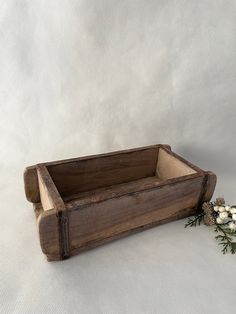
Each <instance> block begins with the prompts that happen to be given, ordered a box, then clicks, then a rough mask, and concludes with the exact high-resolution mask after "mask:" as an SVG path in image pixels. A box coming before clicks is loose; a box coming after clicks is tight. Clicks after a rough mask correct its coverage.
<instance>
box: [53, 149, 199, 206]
mask: <svg viewBox="0 0 236 314" xmlns="http://www.w3.org/2000/svg"><path fill="white" fill-rule="evenodd" d="M47 168H48V171H49V173H50V175H51V177H52V180H53V181H54V183H55V185H56V187H57V190H58V191H59V193H60V195H61V197H62V199H63V200H64V202H65V203H68V202H71V204H72V205H73V201H74V200H76V201H79V203H80V204H86V203H88V202H91V196H92V197H93V200H94V201H96V200H98V199H99V200H102V199H106V198H109V197H114V196H119V195H121V194H122V193H123V194H124V193H125V194H127V193H133V192H135V191H137V190H139V187H140V186H142V187H143V188H151V187H153V186H155V185H157V184H159V183H160V182H162V181H164V180H167V179H172V178H177V177H181V176H185V175H189V174H194V173H196V172H197V171H196V170H194V169H193V168H192V167H190V166H189V165H187V164H186V163H184V162H183V161H182V160H180V159H178V158H176V157H175V156H173V155H172V154H171V153H169V152H168V151H166V150H164V149H162V148H158V147H154V148H147V149H142V150H137V151H127V152H125V151H124V152H121V153H118V154H116V153H114V154H108V155H103V156H95V157H88V158H81V159H79V160H76V161H70V162H64V163H58V164H56V165H49V166H47Z"/></svg>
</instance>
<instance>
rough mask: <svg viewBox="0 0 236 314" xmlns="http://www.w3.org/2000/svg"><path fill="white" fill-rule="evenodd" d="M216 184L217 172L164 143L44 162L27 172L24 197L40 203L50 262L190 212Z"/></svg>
mask: <svg viewBox="0 0 236 314" xmlns="http://www.w3.org/2000/svg"><path fill="white" fill-rule="evenodd" d="M36 178H37V181H36ZM215 184H216V176H215V174H213V173H212V172H210V171H207V172H206V171H203V170H201V169H200V168H198V167H196V166H194V165H192V164H191V163H190V162H188V161H186V160H185V159H184V158H182V157H180V156H179V155H177V154H175V153H174V152H172V151H171V148H170V146H169V145H161V144H159V145H153V146H149V147H143V148H138V149H131V150H127V151H119V152H112V153H108V154H99V155H93V156H88V157H80V158H75V159H70V160H64V161H56V162H50V163H44V164H39V165H36V166H33V167H28V168H27V170H26V172H25V189H26V196H27V199H28V200H29V201H32V200H33V201H34V203H35V213H36V218H37V222H38V227H39V235H40V243H41V247H42V250H43V252H44V253H45V254H46V255H47V258H48V260H49V261H51V260H60V259H64V258H66V257H69V256H71V255H75V254H77V253H78V252H80V251H83V250H86V249H89V248H91V247H95V246H97V245H100V244H103V243H106V242H109V241H111V240H113V239H117V238H120V237H123V236H125V235H128V234H130V233H134V232H137V231H139V230H145V229H147V228H150V227H152V226H154V225H159V224H162V223H165V222H169V221H173V220H176V219H179V218H183V217H186V216H188V215H191V214H193V213H194V212H196V210H197V209H198V208H199V204H201V202H203V201H207V200H210V198H211V197H212V194H213V192H214V188H215ZM37 193H38V195H37Z"/></svg>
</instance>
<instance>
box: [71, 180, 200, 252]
mask: <svg viewBox="0 0 236 314" xmlns="http://www.w3.org/2000/svg"><path fill="white" fill-rule="evenodd" d="M202 182H203V177H202V176H199V177H197V178H195V179H189V180H186V181H183V182H179V183H174V184H169V185H164V186H161V187H154V188H150V189H147V190H143V191H140V192H134V193H128V194H127V195H124V196H122V197H117V198H111V199H107V200H105V201H101V202H97V203H95V204H91V205H84V206H79V207H77V208H74V209H73V210H71V211H70V221H71V223H70V235H71V248H72V250H73V248H76V247H79V246H83V245H85V243H86V242H88V241H92V240H96V239H101V238H103V237H105V238H107V237H109V236H112V235H114V234H117V233H122V232H124V231H127V230H128V229H134V228H137V227H140V226H144V225H146V224H149V223H151V222H154V221H156V222H157V221H158V220H163V219H166V218H171V216H172V215H175V214H176V213H177V212H178V210H180V209H183V208H194V207H195V206H196V205H197V203H198V199H199V195H200V191H201V186H202Z"/></svg>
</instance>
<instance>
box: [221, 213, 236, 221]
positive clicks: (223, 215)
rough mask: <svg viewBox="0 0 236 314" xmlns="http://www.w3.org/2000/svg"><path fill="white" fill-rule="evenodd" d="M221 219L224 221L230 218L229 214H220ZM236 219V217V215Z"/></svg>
mask: <svg viewBox="0 0 236 314" xmlns="http://www.w3.org/2000/svg"><path fill="white" fill-rule="evenodd" d="M219 217H220V218H221V219H223V220H224V219H226V218H228V213H227V212H222V213H220V214H219ZM235 217H236V215H235ZM235 219H236V218H235Z"/></svg>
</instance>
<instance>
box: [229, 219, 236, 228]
mask: <svg viewBox="0 0 236 314" xmlns="http://www.w3.org/2000/svg"><path fill="white" fill-rule="evenodd" d="M229 228H230V229H231V230H236V224H235V223H234V222H232V221H231V222H230V223H229Z"/></svg>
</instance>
